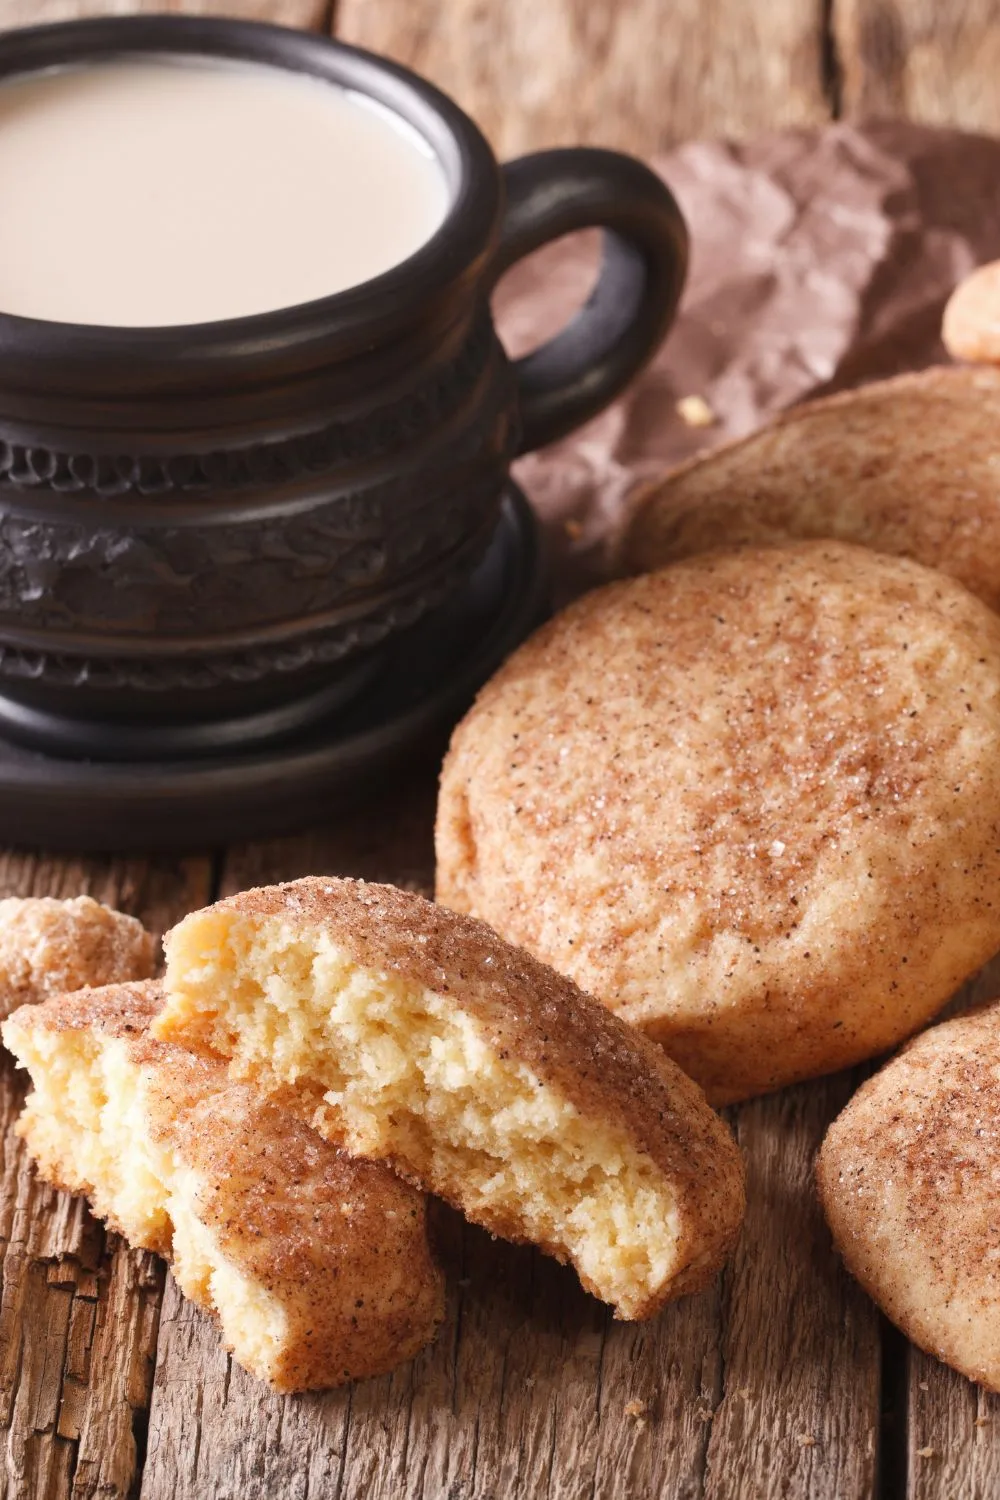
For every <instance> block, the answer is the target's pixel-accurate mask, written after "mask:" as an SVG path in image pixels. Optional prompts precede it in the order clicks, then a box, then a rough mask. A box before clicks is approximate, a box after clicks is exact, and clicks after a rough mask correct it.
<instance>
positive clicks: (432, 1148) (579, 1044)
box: [155, 879, 744, 1318]
mask: <svg viewBox="0 0 1000 1500" xmlns="http://www.w3.org/2000/svg"><path fill="white" fill-rule="evenodd" d="M164 946H165V949H166V953H167V976H166V981H165V983H166V989H167V1002H166V1005H165V1007H164V1009H163V1011H162V1013H161V1015H160V1016H159V1017H158V1019H157V1023H156V1028H155V1029H156V1032H157V1034H158V1035H159V1036H161V1037H163V1038H165V1039H167V1040H172V1041H177V1042H181V1043H183V1044H184V1045H187V1046H191V1047H195V1048H209V1049H211V1050H212V1051H214V1052H216V1053H218V1054H219V1055H221V1056H225V1057H229V1058H231V1059H232V1060H233V1068H234V1071H235V1073H236V1074H237V1075H238V1076H240V1077H243V1078H246V1079H251V1080H253V1081H254V1082H257V1083H259V1084H260V1085H262V1086H263V1087H265V1088H269V1089H273V1088H278V1087H281V1086H283V1085H296V1086H298V1087H302V1086H303V1085H306V1086H307V1087H308V1088H309V1089H319V1090H322V1091H323V1094H324V1099H323V1103H322V1104H321V1106H320V1107H319V1108H318V1109H317V1110H316V1114H315V1116H314V1123H315V1125H316V1128H317V1129H319V1130H320V1131H321V1132H326V1133H329V1134H331V1135H332V1136H333V1137H334V1138H338V1137H343V1138H344V1139H345V1140H346V1143H347V1146H348V1148H349V1149H350V1150H351V1151H353V1152H355V1153H356V1154H357V1155H362V1156H369V1157H373V1158H379V1159H382V1160H385V1161H388V1162H389V1163H391V1164H392V1165H393V1166H394V1167H395V1168H396V1169H397V1170H398V1171H399V1172H401V1173H402V1174H403V1175H404V1176H406V1177H408V1178H409V1179H411V1180H412V1181H414V1182H416V1183H418V1184H419V1185H420V1186H421V1187H424V1188H426V1189H427V1190H428V1191H430V1192H434V1193H437V1194H439V1195H440V1196H441V1197H443V1198H446V1199H447V1200H448V1201H449V1202H451V1203H452V1204H454V1205H455V1206H456V1207H457V1208H459V1209H460V1210H461V1211H462V1212H463V1213H464V1214H465V1215H466V1217H468V1218H469V1219H472V1220H474V1221H475V1222H477V1223H479V1224H483V1225H484V1226H485V1227H486V1228H487V1229H490V1230H491V1231H492V1232H493V1233H495V1234H498V1235H501V1236H502V1237H503V1238H505V1239H511V1240H524V1241H530V1242H532V1243H534V1244H537V1245H539V1246H540V1247H541V1248H542V1249H543V1250H545V1251H547V1252H548V1253H549V1254H552V1255H554V1256H556V1257H557V1258H558V1259H560V1260H566V1261H569V1262H570V1263H571V1264H572V1265H573V1266H574V1267H575V1269H576V1271H577V1273H578V1275H579V1277H580V1279H581V1281H582V1282H583V1284H584V1286H585V1287H586V1288H587V1289H588V1290H589V1291H591V1292H593V1293H594V1294H595V1295H596V1296H598V1297H600V1298H601V1299H602V1300H604V1301H606V1302H610V1303H611V1304H612V1305H613V1306H614V1307H615V1309H616V1312H617V1313H618V1315H619V1316H620V1317H624V1318H643V1317H649V1316H651V1315H652V1314H653V1313H655V1312H656V1311H658V1310H659V1308H660V1307H661V1306H662V1305H663V1304H664V1303H665V1302H666V1301H668V1300H669V1299H670V1298H671V1297H674V1296H678V1295H680V1294H681V1293H683V1292H688V1291H693V1290H695V1289H697V1288H700V1287H702V1286H704V1285H705V1284H706V1283H707V1282H708V1281H709V1280H710V1279H711V1277H712V1276H713V1275H714V1273H715V1272H716V1271H717V1269H718V1268H719V1266H720V1264H721V1263H722V1260H723V1259H724V1257H725V1255H726V1253H727V1252H728V1250H729V1248H730V1246H731V1245H732V1243H733V1240H734V1238H735V1235H736V1233H737V1230H738V1228H739V1225H740V1223H741V1220H742V1217H743V1206H744V1193H743V1172H742V1163H741V1160H740V1157H739V1152H738V1150H737V1148H736V1145H735V1143H734V1141H733V1139H732V1136H731V1135H730V1133H729V1131H728V1129H727V1128H726V1126H725V1125H724V1124H723V1123H722V1121H721V1120H720V1119H719V1118H718V1117H717V1116H716V1115H715V1114H714V1113H713V1112H712V1110H711V1109H710V1108H709V1107H708V1105H707V1104H706V1103H705V1099H704V1096H703V1095H702V1093H701V1091H700V1090H699V1089H698V1088H697V1087H696V1085H694V1084H693V1083H692V1082H691V1081H690V1079H688V1078H685V1077H684V1075H683V1073H681V1071H680V1070H679V1069H678V1068H677V1067H675V1066H674V1065H673V1064H672V1063H670V1062H669V1061H668V1060H667V1058H666V1057H665V1056H664V1055H663V1054H662V1053H661V1052H659V1051H658V1050H657V1048H655V1047H653V1046H651V1045H650V1043H649V1042H647V1041H646V1040H645V1039H644V1038H643V1037H640V1036H639V1035H638V1034H637V1033H635V1032H633V1031H631V1030H630V1029H629V1028H628V1027H626V1026H624V1025H623V1024H622V1023H621V1022H620V1021H618V1020H616V1019H615V1018H614V1017H612V1016H610V1015H609V1014H608V1013H607V1012H606V1011H605V1010H604V1009H603V1008H602V1007H601V1006H600V1005H599V1004H598V1003H597V1002H596V1001H594V1000H592V999H591V998H590V997H589V996H587V995H583V994H581V992H580V991H579V990H578V989H577V988H576V986H575V985H573V984H572V983H571V982H570V981H569V980H567V979H564V978H562V977H560V976H559V975H557V974H555V973H554V972H553V971H552V970H551V969H547V968H546V967H545V966H544V965H542V964H539V963H538V962H537V961H536V960H535V959H533V958H531V957H530V956H529V955H528V954H526V953H523V952H521V951H519V950H518V949H515V948H511V947H510V946H509V945H508V944H506V943H504V942H503V941H502V940H501V939H500V938H498V937H497V935H496V934H495V933H494V932H492V931H491V930H490V929H489V928H488V927H485V926H484V925H483V924H481V923H479V922H473V921H471V920H470V919H469V918H467V917H462V916H459V915H457V914H456V913H454V912H450V911H446V910H444V908H442V907H439V906H434V905H432V904H431V903H430V902H428V901H424V900H423V899H422V898H421V897H419V896H415V895H413V894H411V893H410V892H408V891H402V890H397V889H396V888H394V887H392V886H382V885H373V884H366V883H365V882H363V881H354V880H334V879H309V880H300V881H294V882H292V883H290V884H288V885H283V886H274V887H268V888H266V889H263V890H257V891H245V892H244V893H243V894H242V895H239V896H234V897H232V898H231V899H229V900H227V901H221V902H219V903H217V904H216V905H215V906H211V907H208V908H206V910H204V911H201V912H195V913H193V914H192V915H191V916H189V917H186V918H185V919H184V921H183V922H181V923H180V924H179V926H177V927H175V928H174V929H173V931H172V932H170V933H169V934H168V935H167V937H166V939H165V941H164Z"/></svg>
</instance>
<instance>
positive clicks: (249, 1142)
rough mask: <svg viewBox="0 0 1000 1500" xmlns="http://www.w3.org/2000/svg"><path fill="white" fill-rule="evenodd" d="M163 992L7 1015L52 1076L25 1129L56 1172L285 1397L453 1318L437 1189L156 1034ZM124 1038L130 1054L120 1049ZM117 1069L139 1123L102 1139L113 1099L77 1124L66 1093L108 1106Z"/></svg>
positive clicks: (8, 1032) (412, 1344)
mask: <svg viewBox="0 0 1000 1500" xmlns="http://www.w3.org/2000/svg"><path fill="white" fill-rule="evenodd" d="M162 1000H163V994H162V989H161V988H160V986H159V985H158V984H153V983H147V984H133V985H115V986H111V987H107V988H103V989H91V990H84V991H81V992H78V993H76V994H70V995H64V996H60V997H58V998H55V999H51V1000H48V1001H46V1002H45V1003H44V1004H41V1005H36V1006H29V1007H24V1008H22V1009H21V1010H19V1011H17V1012H16V1013H15V1014H14V1015H13V1016H12V1017H11V1018H10V1019H9V1020H8V1021H7V1023H6V1025H5V1027H4V1035H5V1039H6V1041H7V1044H8V1046H10V1047H11V1048H12V1050H13V1051H15V1052H16V1053H17V1055H18V1056H19V1058H21V1059H22V1060H23V1061H25V1062H26V1063H27V1065H28V1067H29V1069H30V1071H31V1072H32V1077H33V1082H34V1084H35V1091H34V1093H33V1094H32V1095H31V1096H29V1100H28V1105H27V1108H26V1111H25V1114H24V1116H23V1118H22V1122H21V1124H20V1126H19V1129H20V1131H21V1133H22V1134H23V1135H24V1137H25V1140H26V1141H27V1144H28V1147H29V1150H30V1151H31V1152H32V1155H33V1156H34V1157H35V1158H36V1161H37V1163H38V1167H39V1170H40V1171H41V1173H42V1175H43V1176H44V1177H46V1178H47V1179H48V1180H49V1181H52V1182H54V1183H56V1184H57V1185H58V1186H61V1187H64V1188H67V1189H69V1190H70V1191H72V1192H83V1193H86V1194H88V1195H89V1196H90V1197H91V1199H92V1201H93V1204H94V1207H95V1209H96V1210H97V1212H98V1213H99V1214H101V1215H102V1216H103V1217H104V1218H106V1219H107V1220H108V1222H109V1223H110V1224H112V1226H113V1227H114V1228H116V1229H118V1230H119V1231H120V1232H122V1233H123V1234H124V1235H125V1236H126V1238H128V1239H129V1241H130V1242H131V1243H132V1244H135V1245H141V1246H142V1247H143V1248H147V1249H152V1250H155V1251H157V1252H159V1253H160V1254H165V1255H167V1256H168V1257H171V1258H172V1259H173V1260H174V1272H175V1275H176V1277H177V1280H178V1282H179V1284H180V1286H181V1289H182V1290H183V1291H184V1292H185V1293H186V1295H188V1296H190V1297H192V1298H193V1300H195V1301H197V1302H199V1303H200V1304H201V1305H203V1306H205V1307H207V1308H208V1309H210V1310H211V1311H213V1312H215V1313H216V1315H217V1316H218V1317H219V1319H220V1322H221V1327H222V1333H223V1337H224V1339H225V1340H226V1342H227V1345H228V1346H229V1347H230V1348H231V1349H232V1350H233V1352H234V1354H235V1356H236V1357H237V1359H240V1360H241V1362H243V1363H244V1364H246V1365H247V1367H248V1368H249V1369H251V1370H252V1372H253V1373H254V1374H256V1375H258V1376H260V1377H261V1378H263V1379H266V1380H268V1381H269V1382H270V1383H271V1384H272V1385H273V1386H274V1387H275V1388H276V1389H278V1390H282V1391H292V1390H307V1389H314V1388H319V1387H326V1386H333V1385H339V1384H341V1383H343V1382H344V1381H345V1380H350V1379H357V1378H361V1377H364V1376H368V1375H373V1374H379V1373H382V1372H383V1371H386V1370H389V1369H391V1368H393V1367H394V1366H395V1365H397V1364H399V1363H401V1362H403V1361H405V1360H407V1359H410V1358H412V1357H413V1356H414V1355H415V1354H416V1353H417V1352H418V1350H419V1349H420V1348H421V1347H423V1345H424V1344H426V1343H427V1342H428V1341H429V1340H430V1339H431V1338H433V1336H434V1333H435V1331H436V1329H437V1325H438V1323H439V1322H440V1319H441V1317H442V1314H443V1279H442V1276H441V1273H440V1272H439V1271H438V1269H437V1267H436V1266H435V1265H434V1263H433V1260H432V1258H431V1255H430V1251H429V1248H428V1243H427V1234H426V1223H425V1208H426V1203H425V1199H424V1196H423V1194H422V1193H419V1192H418V1191H416V1190H415V1189H414V1188H412V1187H410V1186H409V1185H408V1184H406V1183H404V1182H402V1181H401V1180H400V1179H399V1178H398V1177H396V1176H395V1175H394V1174H393V1173H392V1172H391V1171H389V1170H388V1169H387V1168H385V1167H383V1166H380V1165H378V1164H375V1163H371V1162H364V1161H358V1160H356V1159H354V1158H352V1157H350V1156H348V1155H347V1154H346V1153H345V1152H343V1151H341V1150H339V1149H338V1148H337V1147H336V1146H334V1145H331V1144H329V1143H328V1142H326V1141H324V1140H323V1139H322V1138H321V1137H320V1136H319V1135H317V1134H316V1132H315V1131H314V1130H312V1129H311V1128H310V1127H309V1125H308V1124H307V1123H306V1122H305V1120H304V1119H303V1118H301V1113H302V1104H301V1099H300V1098H299V1097H296V1098H295V1099H294V1100H293V1099H291V1098H282V1097H281V1096H274V1097H271V1098H268V1097H266V1096H265V1095H263V1094H262V1093H260V1092H259V1091H258V1090H255V1089H253V1088H251V1087H248V1086H247V1085H244V1084H240V1083H235V1082H232V1081H231V1080H230V1079H229V1078H228V1076H227V1073H226V1069H225V1066H224V1065H223V1063H222V1062H221V1061H220V1060H219V1059H217V1058H211V1057H207V1056H201V1057H198V1056H195V1055H193V1054H191V1053H189V1052H186V1051H184V1050H183V1049H182V1048H180V1047H176V1046H173V1045H171V1044H169V1043H165V1042H158V1041H155V1040H154V1039H153V1038H152V1037H151V1036H150V1035H149V1027H150V1024H151V1022H152V1020H153V1018H154V1017H155V1015H156V1014H157V1012H158V1011H159V1009H160V1007H161V1005H162ZM45 1033H49V1034H50V1039H49V1041H48V1042H47V1041H46V1037H45V1035H44V1034H45ZM114 1043H123V1044H124V1049H125V1051H124V1057H121V1056H118V1057H112V1056H111V1055H110V1054H109V1053H108V1051H107V1048H108V1044H114ZM109 1065H113V1067H114V1071H113V1072H111V1068H110V1066H109ZM102 1066H103V1068H104V1075H103V1079H102V1075H101V1070H102ZM57 1067H59V1068H61V1070H62V1071H61V1072H60V1073H59V1074H58V1075H57V1072H56V1068H57ZM109 1078H110V1079H111V1080H112V1081H115V1082H118V1083H119V1084H120V1089H119V1091H118V1092H117V1094H116V1095H115V1096H113V1097H111V1098H110V1099H109V1102H108V1104H107V1105H106V1106H105V1107H106V1109H108V1110H110V1111H112V1112H115V1111H118V1112H120V1114H121V1116H122V1117H123V1120H124V1118H125V1117H126V1116H127V1121H128V1123H127V1126H125V1127H124V1128H122V1127H119V1126H111V1127H109V1129H110V1130H111V1131H115V1130H120V1134H114V1135H106V1136H105V1137H104V1139H103V1140H102V1139H100V1136H99V1131H100V1121H99V1119H98V1118H97V1111H96V1110H95V1111H94V1114H93V1115H92V1116H91V1118H90V1119H89V1121H88V1120H87V1119H76V1118H71V1117H70V1115H69V1114H68V1113H66V1114H60V1109H61V1100H62V1099H63V1097H64V1096H65V1094H66V1092H67V1090H66V1088H65V1081H66V1080H67V1079H72V1080H74V1087H75V1091H76V1092H77V1093H78V1094H80V1093H82V1091H84V1090H85V1089H87V1088H88V1087H89V1088H91V1098H92V1099H95V1100H99V1098H100V1097H101V1089H102V1087H103V1088H104V1089H105V1091H106V1090H107V1084H108V1079H109ZM47 1081H48V1082H50V1083H51V1084H52V1085H53V1086H52V1088H51V1091H50V1092H49V1093H46V1083H47ZM136 1100H137V1101H138V1108H135V1107H134V1103H135V1101H136ZM108 1147H110V1148H111V1152H112V1155H110V1156H109V1153H108ZM142 1184H144V1186H142Z"/></svg>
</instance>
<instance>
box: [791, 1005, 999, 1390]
mask: <svg viewBox="0 0 1000 1500" xmlns="http://www.w3.org/2000/svg"><path fill="white" fill-rule="evenodd" d="M817 1178H818V1182H819V1190H820V1197H821V1199H822V1203H823V1208H824V1210H825V1212H826V1217H827V1219H828V1221H829V1223H830V1228H831V1229H832V1231H833V1237H834V1240H835V1242H836V1244H837V1248H838V1249H839V1251H840V1253H841V1255H842V1256H843V1258H844V1262H845V1264H846V1266H847V1268H848V1270H849V1271H851V1272H852V1274H853V1275H854V1276H856V1277H857V1279H858V1280H859V1281H860V1282H861V1285H862V1286H863V1287H864V1288H865V1290H866V1291H867V1292H868V1293H869V1295H870V1296H871V1297H873V1298H874V1300H875V1301H876V1302H877V1303H878V1304H879V1306H880V1307H881V1308H882V1310H883V1311H884V1312H885V1313H886V1315H887V1316H888V1317H889V1318H891V1319H892V1321H893V1322H894V1323H896V1324H898V1326H899V1327H900V1328H901V1329H902V1330H903V1332H904V1333H905V1334H906V1335H907V1337H908V1338H910V1339H912V1340H913V1342H914V1343H915V1344H919V1345H920V1347H921V1348H922V1349H926V1350H927V1351H928V1352H929V1353H931V1354H936V1355H937V1357H938V1358H939V1359H943V1360H945V1361H946V1362H947V1363H948V1364H950V1365H954V1366H955V1368H956V1369H957V1370H961V1372H962V1373H963V1375H968V1376H969V1377H970V1379H972V1380H978V1381H980V1382H981V1383H982V1384H983V1385H985V1386H989V1388H990V1389H991V1390H994V1391H1000V1214H998V1213H997V1183H998V1182H1000V1005H998V1004H994V1005H991V1006H989V1007H988V1008H987V1009H984V1010H980V1011H977V1012H974V1013H972V1014H970V1015H966V1016H960V1017H959V1018H958V1019H957V1020H954V1021H948V1022H946V1023H945V1024H944V1025H942V1026H935V1027H932V1028H931V1030H930V1031H925V1032H924V1033H923V1035H922V1036H919V1037H917V1038H916V1039H915V1040H914V1041H912V1042H910V1043H909V1045H908V1046H906V1047H905V1048H904V1049H903V1051H902V1052H901V1053H900V1054H899V1056H898V1057H895V1058H893V1060H892V1061H891V1062H890V1063H889V1064H888V1065H887V1066H886V1067H884V1068H883V1069H882V1071H881V1072H880V1073H878V1074H876V1076H875V1077H874V1078H870V1079H869V1080H868V1082H867V1083H865V1084H864V1085H863V1086H862V1087H861V1089H859V1091H858V1093H857V1094H855V1096H854V1098H853V1099H852V1100H851V1102H850V1104H848V1106H847V1108H846V1109H845V1110H844V1111H843V1113H842V1114H841V1115H840V1116H839V1118H838V1119H837V1120H835V1121H834V1123H833V1124H832V1125H831V1127H830V1129H829V1131H828V1133H827V1137H826V1140H825V1141H824V1142H823V1149H822V1151H821V1152H820V1156H819V1161H818V1164H817Z"/></svg>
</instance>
